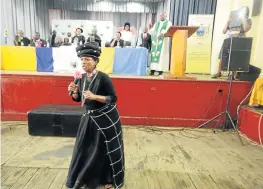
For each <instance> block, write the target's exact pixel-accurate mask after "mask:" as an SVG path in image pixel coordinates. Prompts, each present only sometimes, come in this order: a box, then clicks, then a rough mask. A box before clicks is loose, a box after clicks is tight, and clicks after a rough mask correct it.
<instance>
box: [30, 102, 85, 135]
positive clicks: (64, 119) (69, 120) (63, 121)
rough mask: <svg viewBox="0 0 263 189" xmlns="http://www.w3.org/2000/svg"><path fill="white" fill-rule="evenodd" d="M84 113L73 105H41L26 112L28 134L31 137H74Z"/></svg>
mask: <svg viewBox="0 0 263 189" xmlns="http://www.w3.org/2000/svg"><path fill="white" fill-rule="evenodd" d="M84 112H85V110H84V108H82V107H79V106H74V105H48V104H47V105H42V106H40V107H38V108H36V109H33V110H31V111H29V112H28V132H29V134H30V135H33V136H62V137H75V136H76V134H77V131H78V128H79V123H80V120H81V117H82V115H83V113H84Z"/></svg>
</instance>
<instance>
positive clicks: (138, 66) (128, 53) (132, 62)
mask: <svg viewBox="0 0 263 189" xmlns="http://www.w3.org/2000/svg"><path fill="white" fill-rule="evenodd" d="M147 62H148V50H147V49H146V48H116V49H115V56H114V63H113V74H125V75H139V76H145V75H146V73H147Z"/></svg>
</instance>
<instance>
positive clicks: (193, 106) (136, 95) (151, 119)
mask: <svg viewBox="0 0 263 189" xmlns="http://www.w3.org/2000/svg"><path fill="white" fill-rule="evenodd" d="M36 74H38V75H19V74H9V73H4V74H2V75H1V78H2V88H1V89H2V91H1V94H2V109H1V116H2V120H26V119H27V112H28V111H29V110H31V109H34V108H36V107H38V106H40V105H42V104H75V103H74V102H72V101H71V98H70V97H69V96H68V92H67V86H68V84H69V83H70V82H71V81H72V76H55V73H53V74H54V75H50V74H49V75H39V73H36ZM42 74H43V73H42ZM112 80H113V83H114V85H115V88H116V91H117V95H118V108H119V111H120V115H121V119H122V123H123V124H129V125H135V124H136V125H160V126H192V127H196V126H198V125H200V124H201V123H203V122H204V121H206V120H208V119H210V118H212V117H213V116H215V115H217V114H218V113H220V112H221V111H224V109H225V105H226V101H227V94H228V86H229V82H228V81H201V80H194V81H188V80H165V79H163V80H160V79H152V78H147V77H144V78H135V77H134V78H120V77H119V78H117V77H113V78H112ZM251 85H252V84H251V83H249V82H234V83H233V90H232V95H231V103H230V112H231V113H232V115H233V116H236V108H237V106H238V105H239V103H240V102H241V101H242V100H243V99H244V98H245V96H246V95H247V94H248V92H249V91H250V89H251ZM217 121H218V120H216V122H217ZM213 125H214V126H215V124H213Z"/></svg>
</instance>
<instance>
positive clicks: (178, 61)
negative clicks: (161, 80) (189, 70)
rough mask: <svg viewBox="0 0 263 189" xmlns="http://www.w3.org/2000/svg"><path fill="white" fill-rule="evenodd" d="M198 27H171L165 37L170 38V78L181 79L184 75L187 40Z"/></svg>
mask: <svg viewBox="0 0 263 189" xmlns="http://www.w3.org/2000/svg"><path fill="white" fill-rule="evenodd" d="M198 28H199V27H196V26H171V27H170V28H169V29H168V31H167V32H166V34H165V35H164V36H165V37H172V50H171V66H170V77H171V78H172V77H183V76H184V73H185V68H186V67H185V62H186V48H187V38H188V37H190V36H191V35H192V34H193V33H194V32H195V31H196V30H197V29H198Z"/></svg>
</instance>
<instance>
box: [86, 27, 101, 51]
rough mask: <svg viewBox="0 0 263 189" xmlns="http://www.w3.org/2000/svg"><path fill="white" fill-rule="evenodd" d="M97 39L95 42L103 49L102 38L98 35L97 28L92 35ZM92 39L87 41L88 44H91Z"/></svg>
mask: <svg viewBox="0 0 263 189" xmlns="http://www.w3.org/2000/svg"><path fill="white" fill-rule="evenodd" d="M92 36H93V37H95V41H96V42H97V43H98V44H99V46H100V47H101V39H100V36H98V35H97V29H96V28H93V29H92V34H91V37H92ZM91 37H89V38H88V39H87V42H91V41H90V38H91Z"/></svg>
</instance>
